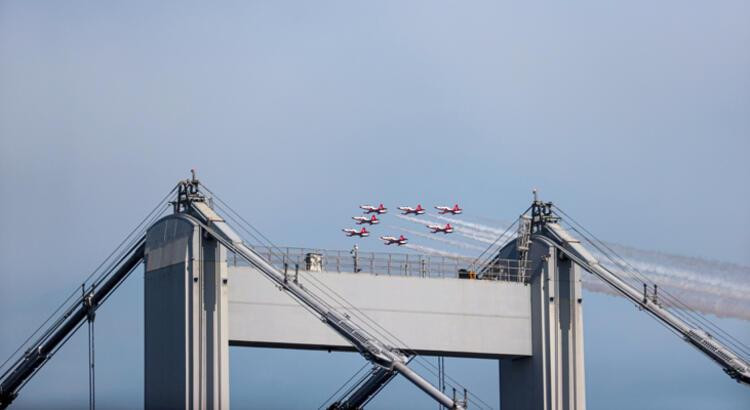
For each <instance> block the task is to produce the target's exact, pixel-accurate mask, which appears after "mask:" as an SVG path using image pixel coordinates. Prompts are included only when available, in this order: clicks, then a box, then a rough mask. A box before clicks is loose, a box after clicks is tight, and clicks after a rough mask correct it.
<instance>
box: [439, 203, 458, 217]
mask: <svg viewBox="0 0 750 410" xmlns="http://www.w3.org/2000/svg"><path fill="white" fill-rule="evenodd" d="M435 209H437V210H438V211H440V212H439V213H441V214H448V213H451V214H453V215H457V214H460V213H461V212H462V211H463V209H461V208H460V207H459V206H458V204H455V205H453V208H451V207H448V206H436V207H435Z"/></svg>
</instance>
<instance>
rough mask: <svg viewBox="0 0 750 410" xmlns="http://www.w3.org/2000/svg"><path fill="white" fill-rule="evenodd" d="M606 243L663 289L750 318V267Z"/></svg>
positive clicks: (478, 228)
mask: <svg viewBox="0 0 750 410" xmlns="http://www.w3.org/2000/svg"><path fill="white" fill-rule="evenodd" d="M431 216H433V217H436V218H437V219H440V220H443V221H446V222H450V223H451V224H453V225H456V227H457V228H458V227H464V228H470V231H471V232H472V233H473V234H482V235H489V234H490V233H496V234H497V235H500V234H501V233H502V232H503V230H502V229H503V228H502V227H492V226H487V225H484V224H479V223H472V222H465V221H462V220H458V219H455V218H450V217H445V216H441V215H431ZM457 228H456V229H457ZM457 232H458V230H457ZM606 245H607V246H608V247H610V248H612V249H613V250H614V251H615V252H617V253H618V254H620V255H621V256H622V257H623V258H624V259H626V261H627V262H628V263H629V264H630V265H631V266H632V267H633V268H635V269H636V270H637V271H638V272H640V273H641V274H642V275H643V276H645V277H646V278H647V279H648V280H650V281H652V282H654V283H657V284H658V285H659V287H660V289H662V290H666V291H668V292H669V293H670V294H672V295H673V296H675V297H676V298H678V299H679V300H680V301H682V302H683V303H685V304H686V305H688V306H689V307H690V308H691V309H695V310H697V311H700V312H702V313H711V314H714V315H717V316H720V317H722V316H723V317H734V318H740V319H746V320H750V267H747V266H741V265H736V264H731V263H726V262H719V261H710V260H705V259H701V258H695V257H688V256H681V255H674V254H667V253H663V252H657V251H649V250H643V249H637V248H633V247H629V246H625V245H621V244H616V243H607V244H606ZM587 248H590V246H587ZM589 250H590V251H591V252H592V253H593V254H594V256H595V257H596V258H597V259H599V260H600V261H601V263H602V264H603V265H605V266H607V267H608V268H609V269H611V270H612V271H614V272H616V273H618V274H619V275H620V276H622V277H623V279H626V280H628V282H630V283H631V284H632V285H634V286H636V287H640V286H641V285H642V282H641V280H640V278H637V277H635V276H633V275H632V274H630V273H628V272H627V271H629V270H630V269H623V267H621V266H619V265H617V264H613V263H612V262H610V261H609V260H608V259H607V258H606V257H605V256H604V255H603V254H601V253H600V252H598V251H596V250H595V249H589ZM584 277H585V278H587V279H586V280H584V285H585V286H586V288H587V289H589V290H593V291H597V292H602V291H604V292H606V293H612V292H611V291H610V290H609V287H608V286H607V285H605V284H604V283H603V282H600V281H599V283H597V280H595V279H593V276H592V275H584Z"/></svg>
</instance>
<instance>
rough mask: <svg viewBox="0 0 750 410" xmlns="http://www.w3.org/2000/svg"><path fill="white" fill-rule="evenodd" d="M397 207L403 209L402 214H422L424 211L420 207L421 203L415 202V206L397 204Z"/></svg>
mask: <svg viewBox="0 0 750 410" xmlns="http://www.w3.org/2000/svg"><path fill="white" fill-rule="evenodd" d="M398 209H399V210H401V211H404V212H402V214H403V215H409V214H414V215H422V214H423V213H424V212H425V210H424V208H422V205H420V204H417V207H416V208H412V207H410V206H399V207H398Z"/></svg>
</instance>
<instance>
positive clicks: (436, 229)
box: [427, 224, 453, 233]
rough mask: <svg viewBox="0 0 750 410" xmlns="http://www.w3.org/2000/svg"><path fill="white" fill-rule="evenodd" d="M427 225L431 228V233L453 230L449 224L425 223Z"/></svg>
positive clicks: (450, 231)
mask: <svg viewBox="0 0 750 410" xmlns="http://www.w3.org/2000/svg"><path fill="white" fill-rule="evenodd" d="M427 227H428V228H430V229H431V230H432V233H438V232H442V233H452V232H453V227H452V226H451V224H445V226H440V225H427Z"/></svg>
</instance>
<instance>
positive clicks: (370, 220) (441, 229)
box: [342, 204, 463, 246]
mask: <svg viewBox="0 0 750 410" xmlns="http://www.w3.org/2000/svg"><path fill="white" fill-rule="evenodd" d="M359 208H360V209H361V210H362V215H360V216H353V217H352V219H353V220H354V221H355V223H356V224H357V225H364V224H367V225H370V226H371V227H372V226H373V225H377V224H379V223H380V219H378V215H382V214H385V213H388V208H386V207H385V206H383V204H379V205H378V206H373V205H360V206H359ZM435 209H437V211H438V213H439V214H441V215H445V214H452V215H458V214H460V213H461V212H463V209H461V207H460V206H458V204H455V205H453V206H452V207H450V206H436V207H435ZM398 210H399V211H401V214H402V215H409V214H411V215H422V214H424V213H425V212H426V210H425V209H424V208H422V205H421V204H417V206H416V207H411V206H399V207H398ZM426 226H427V228H428V229H429V230H430V232H432V233H442V234H449V233H453V227H452V226H451V224H449V223H447V224H445V226H441V225H426ZM342 231H343V232H344V234H346V236H348V237H352V236H358V237H360V238H365V237H367V236H370V231H368V230H367V228H365V227H364V226H363V227H362V228H361V229H359V230H358V229H356V228H349V229H342ZM380 240H382V241H383V244H384V245H397V246H401V245H406V244H407V243H408V242H409V239H408V238H407V237H405V236H404V235H399V236H398V237H396V236H381V237H380Z"/></svg>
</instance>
